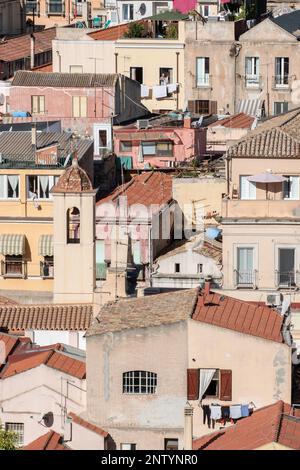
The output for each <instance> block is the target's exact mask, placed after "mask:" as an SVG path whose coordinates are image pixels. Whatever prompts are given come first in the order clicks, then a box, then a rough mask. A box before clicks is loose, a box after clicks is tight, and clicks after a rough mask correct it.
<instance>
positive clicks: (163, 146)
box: [156, 142, 173, 157]
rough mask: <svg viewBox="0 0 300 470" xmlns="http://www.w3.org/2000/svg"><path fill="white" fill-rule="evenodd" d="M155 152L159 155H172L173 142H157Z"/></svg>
mask: <svg viewBox="0 0 300 470" xmlns="http://www.w3.org/2000/svg"><path fill="white" fill-rule="evenodd" d="M156 154H157V155H158V156H159V157H173V142H157V144H156Z"/></svg>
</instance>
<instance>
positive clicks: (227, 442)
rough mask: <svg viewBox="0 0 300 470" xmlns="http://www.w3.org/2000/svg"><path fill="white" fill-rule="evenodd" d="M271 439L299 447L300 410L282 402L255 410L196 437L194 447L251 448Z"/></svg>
mask: <svg viewBox="0 0 300 470" xmlns="http://www.w3.org/2000/svg"><path fill="white" fill-rule="evenodd" d="M273 442H275V443H276V442H278V443H279V444H281V445H283V446H286V447H290V448H292V449H297V450H299V449H300V413H299V411H295V410H293V409H292V408H291V406H290V405H288V404H287V403H284V402H282V401H278V402H276V403H274V404H272V405H269V406H266V407H264V408H261V409H259V410H257V411H254V413H253V414H252V415H251V416H249V417H248V418H244V419H242V420H240V421H238V422H237V424H235V425H234V426H231V427H229V428H227V429H224V430H222V431H218V432H215V433H212V434H208V435H206V436H203V437H201V438H199V439H195V440H194V443H193V448H194V449H199V450H200V449H201V450H254V449H258V448H259V447H262V446H264V445H267V444H270V443H273Z"/></svg>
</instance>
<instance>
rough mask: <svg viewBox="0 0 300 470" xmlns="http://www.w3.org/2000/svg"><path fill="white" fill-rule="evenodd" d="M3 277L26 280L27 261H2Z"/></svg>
mask: <svg viewBox="0 0 300 470" xmlns="http://www.w3.org/2000/svg"><path fill="white" fill-rule="evenodd" d="M1 276H3V277H4V278H14V279H16V278H17V279H25V277H26V276H27V263H26V261H23V260H20V261H14V260H9V259H6V260H5V261H1Z"/></svg>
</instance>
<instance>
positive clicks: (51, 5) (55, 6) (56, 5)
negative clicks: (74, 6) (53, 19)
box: [47, 0, 65, 15]
mask: <svg viewBox="0 0 300 470" xmlns="http://www.w3.org/2000/svg"><path fill="white" fill-rule="evenodd" d="M47 14H48V15H64V14H65V3H64V2H63V1H61V2H52V1H51V0H48V1H47Z"/></svg>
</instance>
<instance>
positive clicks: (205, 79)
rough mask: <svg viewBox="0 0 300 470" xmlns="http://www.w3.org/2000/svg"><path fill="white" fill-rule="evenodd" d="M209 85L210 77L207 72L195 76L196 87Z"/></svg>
mask: <svg viewBox="0 0 300 470" xmlns="http://www.w3.org/2000/svg"><path fill="white" fill-rule="evenodd" d="M210 85H211V77H210V75H209V73H206V74H205V75H202V76H199V75H198V76H197V82H196V87H197V88H208V87H210Z"/></svg>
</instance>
